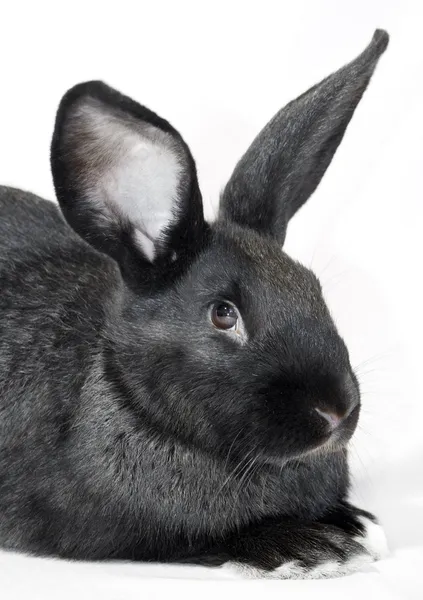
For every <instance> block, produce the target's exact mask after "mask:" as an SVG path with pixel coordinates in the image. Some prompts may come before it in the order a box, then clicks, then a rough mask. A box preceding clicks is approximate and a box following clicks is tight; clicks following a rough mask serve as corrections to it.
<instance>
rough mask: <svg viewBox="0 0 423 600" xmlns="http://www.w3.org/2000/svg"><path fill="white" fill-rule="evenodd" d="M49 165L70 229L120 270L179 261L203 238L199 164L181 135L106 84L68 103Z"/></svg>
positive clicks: (74, 92)
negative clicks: (118, 264)
mask: <svg viewBox="0 0 423 600" xmlns="http://www.w3.org/2000/svg"><path fill="white" fill-rule="evenodd" d="M51 165H52V172H53V179H54V184H55V188H56V193H57V197H58V200H59V203H60V205H61V208H62V211H63V213H64V215H65V217H66V219H67V220H68V222H69V223H70V225H71V226H72V227H73V228H74V229H75V230H76V231H77V232H78V233H79V234H80V235H81V236H82V237H83V238H85V239H86V241H88V242H89V243H90V244H92V245H93V246H94V247H95V248H97V249H98V250H100V251H102V252H106V253H108V254H110V255H111V256H112V257H113V258H115V259H116V260H117V261H118V262H119V263H120V264H121V266H126V267H127V263H128V261H129V262H132V263H134V262H135V263H136V262H139V261H141V262H144V263H147V264H148V263H153V262H155V261H156V260H159V259H160V260H163V259H166V258H168V259H169V260H172V261H173V260H174V259H175V257H176V256H177V255H178V254H179V253H180V252H182V253H183V252H186V250H187V249H190V248H192V247H193V246H195V244H196V243H197V241H198V239H199V237H201V235H202V232H203V227H204V219H203V208H202V200H201V194H200V190H199V187H198V182H197V174H196V169H195V163H194V160H193V158H192V156H191V153H190V151H189V149H188V147H187V145H186V144H185V142H184V141H183V139H182V137H181V136H180V135H179V133H178V132H177V131H175V129H174V128H173V127H172V126H171V125H170V124H169V123H168V122H167V121H165V120H164V119H161V118H160V117H159V116H157V115H156V114H155V113H153V112H151V111H150V110H148V109H147V108H145V107H143V106H140V105H139V104H137V103H136V102H133V101H132V100H131V99H130V98H127V97H126V96H122V95H121V94H120V93H119V92H117V91H116V90H113V89H111V88H110V87H108V86H107V85H105V84H104V83H102V82H99V81H92V82H88V83H83V84H80V85H77V86H75V87H74V88H72V89H71V90H69V91H68V92H67V94H66V95H65V96H64V97H63V99H62V101H61V104H60V107H59V110H58V113H57V118H56V126H55V131H54V135H53V142H52V148H51Z"/></svg>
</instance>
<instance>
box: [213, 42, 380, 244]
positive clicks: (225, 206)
mask: <svg viewBox="0 0 423 600" xmlns="http://www.w3.org/2000/svg"><path fill="white" fill-rule="evenodd" d="M388 40H389V37H388V34H387V33H386V32H385V31H381V30H377V31H376V32H375V34H374V36H373V39H372V41H371V43H370V44H369V46H368V47H367V48H366V49H365V50H364V52H363V53H362V54H360V56H358V57H357V58H356V59H355V60H354V61H353V62H351V63H349V64H348V65H346V66H345V67H343V68H342V69H340V70H339V71H337V72H336V73H333V74H332V75H330V76H329V77H327V78H326V79H324V80H323V81H322V82H321V83H319V84H318V85H316V86H314V87H312V88H311V89H310V90H308V91H307V92H305V93H304V94H302V95H301V96H300V97H299V98H297V100H294V101H293V102H291V103H290V104H288V105H287V106H286V107H285V108H283V109H282V110H281V111H280V112H278V113H277V114H276V115H275V116H274V117H273V119H272V120H271V121H270V122H269V123H268V124H267V125H266V127H265V128H264V129H263V130H262V131H261V133H259V135H258V136H257V137H256V139H255V140H254V141H253V143H252V145H251V146H250V148H249V149H248V150H247V152H246V153H245V154H244V156H243V157H242V158H241V160H240V161H239V163H238V164H237V166H236V167H235V170H234V173H233V175H232V177H231V179H230V180H229V182H228V184H227V185H226V187H225V189H224V191H223V194H222V198H221V204H220V218H222V219H225V218H226V219H229V220H232V221H234V222H236V223H238V224H240V225H242V226H246V227H250V228H252V229H255V230H256V231H258V232H260V233H263V234H266V235H271V236H273V237H275V238H276V239H277V240H278V241H279V242H280V243H281V244H282V243H283V242H284V239H285V234H286V227H287V224H288V221H289V219H290V218H291V217H292V216H293V215H294V214H295V213H296V211H297V210H298V209H299V208H300V207H301V206H302V205H303V204H304V202H305V201H306V200H307V199H308V198H309V196H310V195H311V194H312V193H313V192H314V190H315V189H316V187H317V185H318V184H319V182H320V180H321V179H322V177H323V175H324V173H325V171H326V169H327V168H328V166H329V163H330V162H331V160H332V157H333V155H334V154H335V152H336V149H337V147H338V145H339V143H340V142H341V140H342V138H343V136H344V133H345V130H346V128H347V126H348V123H349V122H350V119H351V117H352V115H353V113H354V110H355V108H356V107H357V105H358V103H359V101H360V99H361V97H362V95H363V92H364V90H365V89H366V87H367V85H368V83H369V81H370V78H371V76H372V74H373V71H374V69H375V67H376V64H377V62H378V60H379V58H380V56H381V55H382V54H383V52H384V51H385V49H386V47H387V45H388Z"/></svg>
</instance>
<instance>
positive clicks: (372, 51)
mask: <svg viewBox="0 0 423 600" xmlns="http://www.w3.org/2000/svg"><path fill="white" fill-rule="evenodd" d="M387 43H388V36H387V34H386V33H385V32H383V31H376V32H375V34H374V37H373V39H372V41H371V43H370V44H369V46H368V47H367V48H366V49H365V50H364V52H363V53H362V54H360V55H359V56H358V57H357V58H356V59H355V60H354V61H353V62H351V63H350V64H348V65H346V66H345V67H343V68H341V69H340V70H339V71H337V72H336V73H334V74H332V75H331V76H329V77H327V78H326V79H324V80H323V81H322V82H321V83H319V84H318V85H315V86H314V87H313V88H311V89H310V90H309V91H307V92H305V93H304V94H303V95H301V96H300V97H299V98H298V99H296V100H294V101H293V102H291V103H290V104H288V105H287V106H286V107H285V108H283V109H282V110H281V111H280V112H278V113H277V114H276V116H275V117H274V118H273V119H272V120H271V121H270V122H269V123H268V124H267V125H266V127H265V128H264V129H263V130H262V131H261V133H260V134H259V135H258V136H257V138H256V139H255V140H254V141H253V143H252V145H251V147H250V148H249V149H248V150H247V152H246V153H245V155H244V156H243V157H242V158H241V160H240V161H239V163H238V164H237V166H236V167H235V170H234V172H233V175H232V176H231V178H230V180H229V182H228V183H227V185H226V186H225V188H224V190H223V193H222V196H221V199H220V208H219V215H218V218H217V220H216V222H214V223H213V224H209V223H207V222H206V221H205V220H204V216H203V208H202V199H201V193H200V189H199V185H198V181H197V174H196V169H195V163H194V160H193V158H192V155H191V153H190V150H189V148H188V147H187V145H186V143H185V142H184V140H183V139H182V137H181V135H180V134H179V133H178V132H177V131H176V130H175V129H174V128H173V127H172V126H171V125H170V124H169V123H168V122H167V121H165V120H164V119H162V118H161V117H159V116H157V115H156V114H155V113H153V112H151V111H150V110H149V109H147V108H145V107H143V106H140V105H139V104H137V103H136V102H134V101H132V100H131V99H129V98H127V97H125V96H123V95H121V94H120V93H119V92H117V91H115V90H113V89H111V88H109V87H108V86H107V85H105V84H103V83H101V82H89V83H84V84H81V85H77V86H76V87H74V88H72V89H71V90H70V91H69V92H67V94H66V95H65V96H64V98H63V100H62V102H61V104H60V107H59V110H58V114H57V119H56V126H55V131H54V136H53V142H52V151H51V163H52V171H53V178H54V183H55V188H56V192H57V197H58V200H59V203H60V206H61V209H62V211H63V214H64V216H65V218H66V219H67V221H68V223H69V224H70V225H71V227H72V228H73V229H74V230H75V231H76V232H77V233H78V234H79V235H80V236H81V237H82V238H83V239H84V240H85V241H86V242H88V243H89V244H90V245H91V246H93V247H94V248H95V249H96V250H97V251H99V252H102V253H105V254H107V255H109V256H110V257H111V258H112V259H113V260H114V261H115V262H116V263H117V265H118V266H119V270H120V284H121V288H122V289H123V292H122V298H121V302H120V303H119V309H116V310H115V311H114V312H113V311H111V312H113V314H114V316H113V319H112V320H113V323H111V325H110V330H113V331H114V332H115V333H114V334H113V335H114V340H115V342H114V344H111V345H110V348H109V351H108V353H107V357H106V358H107V360H106V361H105V376H106V377H109V379H110V380H111V381H113V382H114V384H115V385H117V386H118V388H119V393H120V394H121V396H122V398H124V399H125V402H126V406H127V408H128V410H130V411H132V412H133V414H134V418H136V419H138V420H139V422H140V423H142V424H143V425H144V426H148V427H151V428H152V429H153V430H155V431H158V432H160V434H162V435H169V436H174V437H175V438H177V439H178V440H182V441H183V442H184V443H189V444H191V445H193V446H196V447H199V448H201V449H202V450H203V451H206V452H210V453H212V454H215V455H217V454H219V455H222V456H226V455H227V454H228V452H229V450H231V453H232V454H233V455H236V454H237V453H244V454H246V453H256V454H259V455H260V456H262V457H263V458H264V459H265V460H268V461H274V460H277V461H280V460H281V459H285V458H290V457H298V456H301V455H305V454H307V453H309V452H310V451H313V450H315V449H317V448H321V447H329V446H336V447H340V446H342V444H345V442H346V441H347V440H348V439H349V438H350V436H351V435H352V433H353V431H354V429H355V427H356V424H357V420H358V416H359V410H360V394H359V387H358V383H357V380H356V378H355V376H354V373H353V371H352V368H351V365H350V362H349V357H348V351H347V348H346V346H345V344H344V342H343V340H342V339H341V337H340V336H339V334H338V333H337V330H336V327H335V325H334V322H333V320H332V318H331V315H330V314H329V311H328V309H327V307H326V304H325V302H324V299H323V297H322V290H321V286H320V284H319V281H318V279H317V278H316V276H315V275H314V274H313V273H312V272H311V271H309V270H308V269H306V268H305V267H303V266H301V265H300V264H298V263H297V262H296V261H294V260H292V259H291V258H289V257H288V256H287V255H286V254H285V253H284V252H283V251H282V249H281V248H282V245H283V242H284V239H285V233H286V228H287V224H288V221H289V220H290V218H291V217H292V216H293V215H294V214H295V213H296V212H297V210H298V209H299V208H300V207H301V206H302V205H303V204H304V203H305V201H306V200H307V199H308V198H309V197H310V195H311V194H312V193H313V191H314V190H315V189H316V186H317V185H318V183H319V181H320V180H321V178H322V177H323V175H324V173H325V171H326V169H327V167H328V166H329V163H330V161H331V159H332V157H333V155H334V153H335V151H336V149H337V147H338V145H339V143H340V142H341V140H342V138H343V136H344V133H345V130H346V128H347V126H348V123H349V121H350V119H351V117H352V115H353V113H354V110H355V108H356V107H357V105H358V103H359V101H360V99H361V97H362V94H363V92H364V91H365V89H366V87H367V85H368V83H369V80H370V78H371V75H372V73H373V71H374V69H375V66H376V64H377V62H378V59H379V57H380V56H381V54H382V53H383V52H384V50H385V48H386V46H387ZM101 301H102V299H101V298H99V302H101ZM116 332H119V333H116ZM110 337H113V336H112V335H111V334H110Z"/></svg>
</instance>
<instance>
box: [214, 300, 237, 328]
mask: <svg viewBox="0 0 423 600" xmlns="http://www.w3.org/2000/svg"><path fill="white" fill-rule="evenodd" d="M210 318H211V321H212V323H213V325H214V326H215V327H217V329H224V330H225V331H236V329H237V324H238V318H239V315H238V311H237V309H236V308H235V306H232V304H228V302H217V303H216V304H213V306H212V308H211V313H210Z"/></svg>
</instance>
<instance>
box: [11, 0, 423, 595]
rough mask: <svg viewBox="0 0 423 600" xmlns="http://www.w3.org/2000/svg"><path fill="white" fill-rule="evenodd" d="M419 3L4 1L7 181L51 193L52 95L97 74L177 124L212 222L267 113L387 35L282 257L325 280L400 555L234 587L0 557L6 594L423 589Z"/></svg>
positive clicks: (380, 504) (368, 459) (364, 472)
mask: <svg viewBox="0 0 423 600" xmlns="http://www.w3.org/2000/svg"><path fill="white" fill-rule="evenodd" d="M420 4H421V2H418V1H416V2H410V1H409V2H407V1H405V0H401V1H399V0H397V1H393V0H354V1H351V0H349V1H348V2H346V1H344V0H316V1H313V0H309V1H308V2H307V1H304V0H301V1H299V0H291V1H289V2H287V1H285V0H279V1H275V2H269V1H266V0H260V1H258V0H256V1H254V2H248V1H243V2H235V1H233V2H230V1H226V2H224V1H219V0H213V1H210V2H200V1H197V2H194V1H193V2H186V1H183V0H179V1H173V2H172V1H169V2H163V1H157V0H151V1H149V2H146V1H142V0H141V1H138V2H127V1H125V0H119V1H118V2H113V3H107V2H106V1H103V2H88V1H87V2H78V1H74V2H66V3H64V2H55V3H54V2H51V3H50V2H49V3H47V2H42V1H39V0H38V1H37V2H25V3H24V2H19V1H15V2H9V3H7V4H6V3H3V4H2V6H1V9H0V18H1V34H0V56H1V94H0V182H1V183H3V184H10V185H14V186H17V187H21V188H24V189H28V190H31V191H33V192H36V193H38V194H40V195H43V196H45V197H48V198H53V197H54V194H53V188H52V182H51V177H50V172H49V144H50V136H51V133H52V127H53V120H54V114H55V110H56V107H57V104H58V102H59V100H60V97H61V95H62V94H63V93H64V92H65V91H66V89H68V88H69V87H71V86H72V85H74V84H75V83H78V82H80V81H84V80H87V79H103V80H105V81H106V82H107V83H109V84H110V85H113V86H114V87H117V88H118V89H120V90H121V91H123V92H124V93H126V94H128V95H131V96H132V97H134V98H135V99H136V100H138V101H139V102H141V103H143V104H145V105H147V106H149V107H150V108H152V109H153V110H154V111H156V112H158V113H159V114H160V115H162V116H163V117H165V118H167V119H168V120H170V121H171V122H172V123H173V124H174V126H175V127H177V128H178V129H179V130H180V131H181V133H182V135H183V136H184V137H185V139H186V141H187V142H188V143H189V144H190V146H191V149H192V151H193V154H194V156H195V158H196V160H197V165H198V170H199V177H200V184H201V186H202V191H203V194H204V200H205V205H206V212H207V216H209V217H212V216H213V214H214V211H215V208H216V202H217V198H218V193H219V190H220V189H221V187H222V185H223V184H224V182H225V180H226V179H227V178H228V176H229V174H230V172H231V169H232V168H233V166H234V165H235V162H236V160H237V159H238V158H239V157H240V155H241V154H242V153H243V152H244V150H245V149H246V148H247V145H248V144H249V143H250V141H251V140H252V139H253V137H254V136H255V135H256V133H257V132H258V131H259V129H260V128H261V127H262V126H263V125H264V124H265V123H266V122H267V120H268V119H269V118H270V117H271V116H273V114H274V113H275V112H276V111H277V110H278V109H279V108H280V107H281V106H282V105H284V104H285V103H286V102H288V101H289V100H291V99H292V98H293V97H295V96H296V95H298V94H300V93H301V92H303V91H304V90H305V89H306V88H308V87H309V86H311V85H312V84H314V83H316V82H317V81H318V80H319V79H321V78H323V77H324V76H325V75H327V74H329V73H330V72H332V71H333V70H335V69H337V68H338V67H340V66H341V65H342V64H343V63H345V62H347V61H349V60H350V59H352V58H354V57H355V55H356V54H358V53H359V52H360V51H361V50H362V49H363V48H364V47H365V45H367V43H368V42H369V40H370V38H371V36H372V34H373V31H374V29H375V28H376V27H383V28H386V29H387V30H388V31H389V33H390V34H391V43H390V46H389V48H388V50H387V52H386V54H385V55H384V56H383V57H382V59H381V62H380V65H379V67H378V69H377V72H376V74H375V76H374V78H373V80H372V83H371V84H370V87H369V90H368V91H367V93H366V94H365V96H364V99H363V101H362V103H361V104H360V106H359V108H358V109H357V112H356V114H355V116H354V118H353V120H352V122H351V124H350V128H349V129H348V132H347V135H346V136H345V138H344V141H343V143H342V145H341V148H340V149H339V151H338V153H337V155H336V157H335V159H334V161H333V163H332V165H331V167H330V168H329V170H328V172H327V174H326V176H325V177H324V180H323V182H322V184H321V185H320V187H319V189H318V191H317V192H316V193H315V194H314V196H313V197H312V199H311V200H310V202H309V204H308V205H307V206H306V207H305V208H304V209H302V210H301V211H300V213H299V215H298V216H297V217H296V218H295V219H294V221H293V222H292V223H291V226H290V229H289V234H288V239H287V243H286V247H285V249H286V250H287V251H288V252H289V253H290V254H291V255H293V256H294V257H296V258H299V259H300V260H302V261H303V262H304V263H305V264H307V265H309V266H310V265H311V266H312V268H314V269H315V271H316V273H317V274H318V275H319V276H320V277H321V280H322V283H323V286H324V289H325V293H326V298H327V301H328V303H329V305H330V307H331V310H332V312H333V314H334V316H335V319H336V321H337V323H338V325H339V328H340V330H341V332H342V334H343V335H344V337H345V338H346V340H347V342H348V344H349V347H350V350H351V355H352V361H353V363H354V365H356V366H357V368H358V372H359V375H360V379H361V382H362V388H363V405H364V408H363V416H362V419H361V425H360V428H359V430H358V432H357V434H356V436H355V438H354V442H353V446H352V466H353V472H354V477H355V485H354V492H353V493H354V497H355V498H356V500H357V502H358V503H359V504H360V505H361V506H363V507H365V508H368V509H370V510H372V511H374V512H375V513H376V514H377V515H378V516H379V517H380V518H381V520H382V522H383V524H384V526H385V529H386V533H387V536H388V539H389V543H390V547H391V550H392V555H391V558H389V559H388V560H386V561H383V562H381V563H380V564H378V565H376V566H375V567H374V568H372V570H371V571H369V572H366V573H361V574H357V575H354V576H352V577H349V578H347V579H340V580H331V581H324V582H232V581H222V580H218V575H216V572H215V571H213V572H211V573H208V572H206V573H204V572H203V571H202V570H196V569H191V570H188V571H187V570H174V569H170V570H169V569H167V570H165V569H163V568H162V567H158V568H148V569H147V568H146V567H143V566H140V565H117V566H116V565H104V564H103V565H71V564H67V563H64V562H53V561H42V560H36V559H29V558H22V557H15V556H11V555H6V554H4V553H3V554H1V553H0V597H1V598H3V599H5V600H6V599H7V600H9V598H31V599H32V598H43V600H45V599H46V598H50V597H51V598H56V597H58V595H59V594H60V596H61V597H62V598H74V597H75V596H77V597H79V598H96V597H100V595H101V597H102V599H103V600H107V599H109V598H110V599H117V598H138V597H145V594H146V593H148V595H149V597H153V598H161V597H166V596H168V595H169V594H171V595H172V596H173V597H175V596H176V597H178V598H179V597H181V598H182V597H184V598H187V597H194V596H198V595H200V596H201V597H204V598H209V597H210V598H212V597H215V596H216V594H219V595H223V596H224V597H226V596H227V597H229V596H233V595H234V594H242V595H243V596H245V597H247V598H253V597H255V596H256V595H257V594H267V595H268V596H269V597H275V598H276V597H278V598H279V597H280V595H285V597H295V598H302V597H307V598H309V597H313V598H316V597H320V596H319V594H320V593H321V594H322V597H325V598H332V597H333V598H335V597H337V598H338V597H339V596H340V595H342V597H343V598H350V597H351V598H357V597H359V595H360V594H361V595H364V596H365V597H379V596H380V597H383V598H388V599H389V598H422V597H423V577H421V571H422V569H423V435H422V429H423V394H422V387H423V386H422V381H423V378H422V373H421V370H422V340H423V328H422V316H421V313H422V310H423V298H422V293H421V281H422V265H421V261H422V258H423V256H422V255H423V253H422V227H423V223H422V216H423V211H422V204H423V198H422V196H423V193H422V184H421V178H422V177H421V173H422V171H423V80H422V78H423V39H422V27H423V19H422V14H421V9H420ZM172 576H175V577H178V579H177V580H175V581H174V580H172V579H169V577H172ZM200 576H202V577H209V578H210V581H204V580H198V577H200ZM156 577H157V578H159V577H160V579H155V578H156ZM190 577H192V578H196V579H195V580H194V579H192V580H190V579H188V578H190ZM184 578H186V579H184ZM213 578H214V579H215V580H213ZM265 588H266V589H265ZM311 594H312V596H311Z"/></svg>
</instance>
